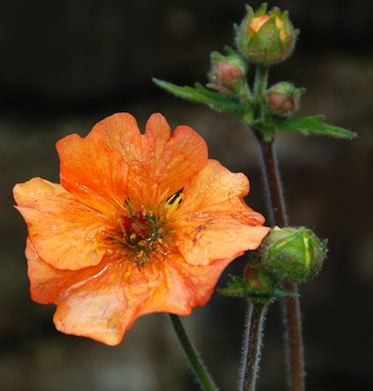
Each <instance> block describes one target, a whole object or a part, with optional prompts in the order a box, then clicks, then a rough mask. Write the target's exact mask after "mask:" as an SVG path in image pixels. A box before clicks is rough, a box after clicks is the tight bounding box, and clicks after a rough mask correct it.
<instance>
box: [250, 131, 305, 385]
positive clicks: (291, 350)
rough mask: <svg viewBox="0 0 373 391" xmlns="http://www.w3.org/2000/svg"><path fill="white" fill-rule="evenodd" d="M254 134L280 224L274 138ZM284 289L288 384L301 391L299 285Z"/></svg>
mask: <svg viewBox="0 0 373 391" xmlns="http://www.w3.org/2000/svg"><path fill="white" fill-rule="evenodd" d="M256 135H257V139H258V142H259V145H260V152H261V157H262V162H263V164H262V171H263V178H264V180H265V184H266V187H267V194H268V201H269V210H270V215H271V220H272V222H273V223H274V224H276V225H279V226H280V227H283V226H286V225H288V218H287V214H286V204H285V200H284V197H283V191H282V184H281V178H280V174H279V170H278V165H277V159H276V154H275V151H274V145H273V141H264V140H263V138H262V137H261V135H260V134H258V132H256ZM284 289H286V290H287V291H290V292H292V293H293V294H294V295H293V296H289V297H286V298H284V299H282V303H283V304H282V313H283V322H284V327H285V333H284V337H285V347H286V356H287V359H286V362H287V371H288V388H289V390H290V391H304V390H305V380H304V377H305V372H304V352H303V340H302V322H301V316H300V313H301V310H300V301H299V296H298V294H297V293H298V287H297V285H296V284H293V283H291V282H284Z"/></svg>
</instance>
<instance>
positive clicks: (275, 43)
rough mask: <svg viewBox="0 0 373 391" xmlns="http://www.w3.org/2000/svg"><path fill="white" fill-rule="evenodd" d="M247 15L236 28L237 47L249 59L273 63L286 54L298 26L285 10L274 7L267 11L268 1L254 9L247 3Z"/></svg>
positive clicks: (262, 62)
mask: <svg viewBox="0 0 373 391" xmlns="http://www.w3.org/2000/svg"><path fill="white" fill-rule="evenodd" d="M246 10H247V15H246V17H245V18H244V19H243V21H242V22H241V25H240V26H239V27H238V28H237V31H236V43H237V47H238V49H239V51H240V52H241V53H242V54H243V55H244V56H245V57H246V58H247V59H248V60H249V61H251V62H254V63H257V64H261V65H272V64H276V63H278V62H281V61H283V60H285V59H286V58H288V57H289V56H290V55H291V54H292V52H293V50H294V46H295V42H296V38H297V35H298V30H295V29H294V27H293V25H292V23H291V22H290V20H289V16H288V12H287V11H285V12H281V10H280V9H279V8H277V7H275V8H273V9H272V10H271V11H269V12H267V4H262V6H261V7H260V8H259V9H258V10H257V11H256V12H255V11H254V10H253V9H252V8H251V7H249V6H247V7H246Z"/></svg>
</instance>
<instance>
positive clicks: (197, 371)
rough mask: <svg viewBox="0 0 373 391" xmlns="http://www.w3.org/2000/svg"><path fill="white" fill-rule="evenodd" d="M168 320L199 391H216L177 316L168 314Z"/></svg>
mask: <svg viewBox="0 0 373 391" xmlns="http://www.w3.org/2000/svg"><path fill="white" fill-rule="evenodd" d="M170 320H171V323H172V326H173V328H174V330H175V333H176V335H177V338H178V340H179V342H180V345H181V348H182V349H183V351H184V353H185V356H186V358H187V361H188V363H189V365H190V367H191V369H192V371H193V373H194V375H195V377H196V378H197V380H198V382H199V384H200V387H201V390H202V391H217V390H218V388H217V386H216V385H215V383H214V381H213V380H212V378H211V376H210V374H209V372H208V370H207V369H206V367H205V365H204V364H203V361H202V359H201V357H200V356H199V354H198V353H197V351H196V349H195V348H194V346H193V344H192V342H191V341H190V339H189V337H188V335H187V333H186V331H185V328H184V326H183V324H182V322H181V320H180V318H179V317H178V316H177V315H172V314H170Z"/></svg>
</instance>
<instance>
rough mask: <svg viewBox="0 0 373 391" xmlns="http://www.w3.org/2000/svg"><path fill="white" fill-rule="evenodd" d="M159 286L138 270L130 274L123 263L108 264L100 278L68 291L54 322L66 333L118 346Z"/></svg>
mask: <svg viewBox="0 0 373 391" xmlns="http://www.w3.org/2000/svg"><path fill="white" fill-rule="evenodd" d="M150 279H152V281H150ZM156 285H157V280H156V279H154V278H153V277H152V276H149V275H148V274H146V273H142V272H140V271H139V270H138V268H137V267H133V268H132V270H130V271H129V270H127V269H126V267H125V264H123V263H120V264H117V265H115V264H114V263H108V264H107V266H106V268H105V269H103V271H102V272H101V273H100V274H99V275H97V276H95V277H94V278H90V279H87V280H86V281H81V282H80V283H79V284H76V286H72V287H71V288H70V289H69V292H68V293H67V294H66V296H65V297H63V298H62V299H61V300H60V301H59V302H57V310H56V312H55V314H54V317H53V321H54V323H55V326H56V328H57V329H58V330H59V331H62V332H63V333H66V334H73V335H79V336H84V337H89V338H92V339H95V340H97V341H99V342H102V343H105V344H107V345H111V346H114V345H117V344H119V343H120V342H121V341H122V339H123V336H124V333H125V332H126V331H127V330H128V329H129V328H130V327H131V326H132V324H133V322H134V321H135V319H136V318H137V317H138V316H139V308H141V307H142V306H143V304H144V302H146V301H147V300H148V298H149V296H151V294H152V292H153V290H154V289H155V287H156Z"/></svg>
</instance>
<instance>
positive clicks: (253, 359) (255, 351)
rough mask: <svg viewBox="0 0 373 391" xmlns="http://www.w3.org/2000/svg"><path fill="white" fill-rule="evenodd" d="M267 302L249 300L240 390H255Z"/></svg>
mask: <svg viewBox="0 0 373 391" xmlns="http://www.w3.org/2000/svg"><path fill="white" fill-rule="evenodd" d="M267 307H268V305H267V304H263V303H260V302H255V301H251V300H248V312H247V323H246V335H245V341H244V343H245V349H244V351H243V360H242V371H241V379H240V391H255V389H256V381H257V374H258V369H259V363H260V357H261V347H262V338H263V326H264V321H265V316H266V313H267Z"/></svg>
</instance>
